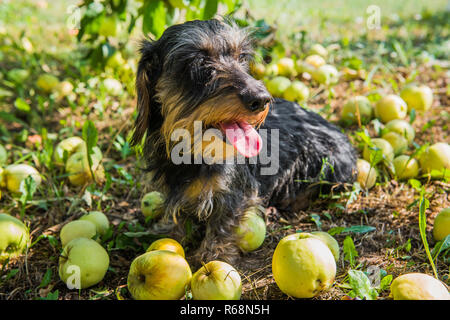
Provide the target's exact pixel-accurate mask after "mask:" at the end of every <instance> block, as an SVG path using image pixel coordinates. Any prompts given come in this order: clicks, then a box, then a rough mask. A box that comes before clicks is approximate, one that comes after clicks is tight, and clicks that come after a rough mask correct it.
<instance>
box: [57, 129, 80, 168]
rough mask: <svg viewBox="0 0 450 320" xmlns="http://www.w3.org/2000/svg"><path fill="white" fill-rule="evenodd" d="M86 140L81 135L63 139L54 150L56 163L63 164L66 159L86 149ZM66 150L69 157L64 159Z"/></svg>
mask: <svg viewBox="0 0 450 320" xmlns="http://www.w3.org/2000/svg"><path fill="white" fill-rule="evenodd" d="M86 148H87V147H86V142H85V141H84V140H83V139H81V138H80V137H76V136H74V137H69V138H66V139H64V140H61V141H60V142H59V143H58V144H57V145H56V147H55V150H54V152H53V161H54V163H55V164H56V165H59V166H63V165H64V163H65V162H64V160H67V159H68V158H69V157H70V156H71V155H72V154H74V153H75V152H77V151H82V150H86ZM64 152H66V153H67V159H64Z"/></svg>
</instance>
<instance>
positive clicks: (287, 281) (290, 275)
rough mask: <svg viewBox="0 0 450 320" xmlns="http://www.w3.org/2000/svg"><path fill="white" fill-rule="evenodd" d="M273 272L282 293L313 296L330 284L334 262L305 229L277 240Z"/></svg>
mask: <svg viewBox="0 0 450 320" xmlns="http://www.w3.org/2000/svg"><path fill="white" fill-rule="evenodd" d="M272 272H273V277H274V279H275V282H276V284H277V285H278V287H279V288H280V290H281V291H282V292H283V293H285V294H287V295H290V296H292V297H295V298H312V297H314V296H316V295H317V294H319V293H321V292H322V291H325V290H328V289H329V288H330V287H331V286H332V284H333V282H334V278H335V276H336V262H335V260H334V256H333V253H332V252H331V250H330V249H329V248H328V247H327V246H326V245H325V244H324V243H323V242H322V241H321V240H319V239H317V238H315V237H314V236H313V235H311V234H308V233H296V234H291V235H289V236H286V237H284V238H283V239H281V241H280V242H279V243H278V245H277V247H276V248H275V252H274V254H273V257H272Z"/></svg>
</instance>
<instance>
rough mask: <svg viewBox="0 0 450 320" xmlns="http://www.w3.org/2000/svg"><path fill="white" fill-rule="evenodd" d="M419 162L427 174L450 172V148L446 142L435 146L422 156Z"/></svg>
mask: <svg viewBox="0 0 450 320" xmlns="http://www.w3.org/2000/svg"><path fill="white" fill-rule="evenodd" d="M419 162H420V167H421V168H422V170H423V171H424V172H425V173H432V171H434V170H436V171H439V172H443V171H444V170H447V171H448V170H450V146H449V145H448V144H447V143H445V142H438V143H435V144H433V145H432V146H430V147H428V148H427V149H426V150H425V152H423V153H422V154H421V155H420V158H419ZM432 175H433V173H432ZM438 176H440V174H438Z"/></svg>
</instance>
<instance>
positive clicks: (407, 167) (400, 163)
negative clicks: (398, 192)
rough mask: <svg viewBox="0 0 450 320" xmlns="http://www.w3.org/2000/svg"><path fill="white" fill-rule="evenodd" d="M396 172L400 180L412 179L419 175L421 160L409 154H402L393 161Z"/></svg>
mask: <svg viewBox="0 0 450 320" xmlns="http://www.w3.org/2000/svg"><path fill="white" fill-rule="evenodd" d="M392 163H393V165H394V168H395V174H396V175H397V178H398V179H400V180H406V179H412V178H415V177H417V176H418V175H419V162H418V161H417V160H416V159H414V158H411V157H410V156H407V155H401V156H398V157H396V158H395V159H394V161H393V162H392Z"/></svg>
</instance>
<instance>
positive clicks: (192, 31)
mask: <svg viewBox="0 0 450 320" xmlns="http://www.w3.org/2000/svg"><path fill="white" fill-rule="evenodd" d="M140 52H141V60H140V61H139V65H138V71H137V79H136V89H137V95H138V117H137V119H136V123H135V131H134V135H133V138H132V143H133V144H137V143H139V142H140V141H141V140H142V138H143V136H144V134H145V133H146V132H147V131H148V130H149V131H150V132H155V131H158V133H159V134H160V137H161V141H162V142H163V143H165V146H166V151H167V153H168V155H169V154H170V150H171V148H172V146H173V144H174V142H173V141H172V140H173V139H172V134H173V133H174V131H175V130H176V129H185V130H187V131H188V132H190V133H191V134H192V133H193V131H194V121H201V125H202V129H208V128H216V129H218V130H220V131H221V132H222V133H223V136H226V137H227V138H228V141H229V142H231V144H232V145H233V146H234V149H233V148H232V149H233V150H235V149H236V150H238V151H239V152H240V153H241V154H243V155H244V156H247V157H249V156H252V155H255V153H256V154H257V153H258V152H259V150H260V147H261V146H260V144H261V140H260V136H259V134H258V133H257V131H256V130H255V127H258V126H259V125H261V123H262V122H263V121H264V119H265V117H266V115H267V113H268V110H269V104H270V101H271V96H270V94H269V93H268V91H267V89H266V88H265V86H264V84H263V83H262V82H261V81H257V80H256V79H254V78H253V77H252V76H251V75H250V74H249V62H250V60H251V59H252V57H253V51H252V43H251V37H250V35H249V32H248V30H245V29H240V28H238V27H237V26H236V25H235V24H233V23H230V22H223V21H219V20H208V21H189V22H186V23H183V24H179V25H174V26H171V27H169V28H168V29H167V30H166V31H165V32H164V34H163V35H162V36H161V38H160V39H159V40H157V41H150V40H144V41H143V42H142V45H141V48H140ZM225 141H226V139H225V138H223V139H222V140H221V142H220V143H223V144H224V145H225V144H227V143H226V142H225ZM228 146H229V144H228Z"/></svg>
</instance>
